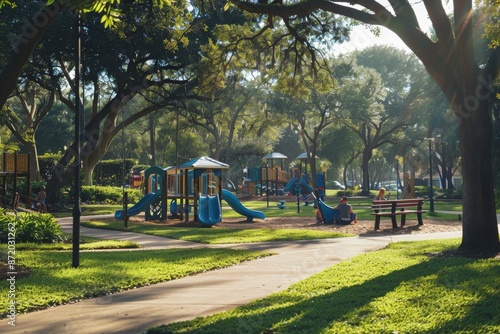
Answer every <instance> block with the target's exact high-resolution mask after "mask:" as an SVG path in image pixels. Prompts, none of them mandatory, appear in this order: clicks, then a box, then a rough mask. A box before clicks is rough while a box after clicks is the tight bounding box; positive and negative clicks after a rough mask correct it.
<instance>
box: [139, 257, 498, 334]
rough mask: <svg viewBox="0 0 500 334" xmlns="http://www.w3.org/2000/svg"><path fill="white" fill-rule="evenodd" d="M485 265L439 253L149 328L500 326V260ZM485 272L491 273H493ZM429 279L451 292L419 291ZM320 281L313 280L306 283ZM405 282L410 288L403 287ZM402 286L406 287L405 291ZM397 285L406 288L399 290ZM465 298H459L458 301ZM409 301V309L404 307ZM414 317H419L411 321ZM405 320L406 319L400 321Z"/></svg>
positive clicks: (429, 329) (441, 329)
mask: <svg viewBox="0 0 500 334" xmlns="http://www.w3.org/2000/svg"><path fill="white" fill-rule="evenodd" d="M417 252H418V251H417ZM420 254H422V253H420ZM443 268H444V269H443ZM481 268H483V267H477V268H476V267H475V261H474V260H472V259H467V258H453V259H450V258H448V259H443V258H439V257H431V258H430V259H429V260H428V261H424V262H421V263H419V264H417V265H413V266H409V267H407V268H404V269H401V270H396V271H392V272H390V273H388V274H387V275H382V276H378V277H374V278H372V279H369V280H367V281H365V282H363V283H361V284H358V285H352V286H349V287H344V288H340V289H338V290H336V287H335V281H334V280H331V281H330V283H329V284H330V285H331V286H325V285H322V286H321V287H319V286H318V289H317V290H315V291H311V290H310V288H309V289H308V290H307V289H306V290H307V291H301V288H300V286H296V285H295V286H292V287H291V288H289V289H288V290H287V291H284V292H280V293H277V294H273V295H271V296H270V297H268V298H265V299H261V300H258V301H255V302H252V303H250V304H248V305H245V306H243V307H240V308H238V309H236V311H229V312H225V313H221V314H218V315H214V316H212V317H207V318H199V319H195V320H194V321H193V322H185V323H184V322H183V323H175V324H170V325H164V326H160V327H157V328H154V329H150V330H149V331H148V333H149V334H153V333H177V332H182V333H320V332H321V333H324V332H331V333H339V332H342V333H350V332H351V333H354V332H355V333H359V332H363V330H365V331H366V330H370V331H371V332H373V333H391V332H393V333H394V332H398V333H405V332H418V333H456V332H469V333H473V332H474V333H479V332H483V333H486V332H488V333H491V332H500V325H499V324H500V306H498V305H499V303H498V300H499V297H500V293H499V291H500V289H499V288H500V282H499V280H500V278H499V277H500V265H499V264H498V263H497V264H495V265H493V266H490V267H489V269H488V270H487V271H484V270H483V269H481ZM331 269H332V268H331ZM332 270H334V269H332ZM328 271H330V269H328ZM484 275H487V279H485V276H484ZM479 278H481V279H479ZM426 280H431V281H432V283H433V285H436V286H438V287H439V289H440V288H443V289H444V290H445V293H444V295H442V296H440V295H436V296H434V295H433V297H431V298H429V297H428V296H427V297H425V298H421V297H419V294H425V293H426V292H425V291H420V290H419V289H425V286H422V287H418V285H419V284H421V282H422V281H423V282H425V281H426ZM317 281H318V280H317V279H316V280H310V282H308V280H306V281H303V282H301V284H305V285H308V284H313V282H317ZM475 282H481V284H482V285H481V286H477V284H476V283H475ZM484 282H488V284H484ZM405 283H406V284H408V286H405V287H403V288H401V286H402V284H405ZM309 286H310V285H309ZM401 289H403V290H404V289H406V290H404V291H405V292H401ZM439 289H437V291H440V290H439ZM395 290H398V292H397V293H395V292H394V291H395ZM413 290H415V291H416V292H415V291H413ZM406 291H408V294H406ZM427 293H429V292H427ZM430 293H432V292H430ZM308 294H309V295H312V296H309V295H308ZM388 294H394V296H393V298H402V299H405V298H408V299H407V300H406V301H404V302H402V303H397V304H394V305H387V309H385V308H384V306H385V305H382V306H381V305H377V306H374V304H373V303H374V302H375V303H376V301H377V299H378V298H381V297H385V296H386V295H388ZM453 294H457V295H465V297H463V298H464V299H467V300H466V301H465V305H463V304H462V305H458V306H457V305H455V304H454V302H453V298H452V299H451V300H450V299H449V298H450V296H453ZM391 297H392V295H391ZM429 302H431V303H441V304H443V305H440V306H441V308H440V311H441V312H444V313H443V314H442V315H434V314H428V313H429V310H432V309H433V308H429V307H428V306H429V305H428V304H427V305H426V303H429ZM463 302H464V300H461V299H459V300H457V303H463ZM448 303H449V305H448ZM420 304H422V305H420ZM404 305H409V306H410V305H411V306H412V307H414V306H415V305H417V306H418V308H417V310H418V312H415V311H414V310H415V309H414V308H412V310H407V309H405V308H404ZM401 306H403V308H399V307H401ZM391 307H392V308H391ZM384 312H385V314H384ZM409 312H412V313H413V314H409ZM407 317H410V318H413V319H412V320H408V319H406V318H407ZM391 318H392V319H391ZM398 319H400V320H401V321H399V322H398ZM403 319H404V320H403ZM417 326H418V327H417Z"/></svg>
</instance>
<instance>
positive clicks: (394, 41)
mask: <svg viewBox="0 0 500 334" xmlns="http://www.w3.org/2000/svg"><path fill="white" fill-rule="evenodd" d="M382 2H383V1H382ZM410 2H411V4H412V6H413V8H414V10H415V14H416V15H417V18H418V21H419V23H420V28H421V29H422V30H423V31H424V32H425V33H427V32H428V31H429V29H430V25H431V24H430V20H429V19H428V15H427V11H426V10H425V7H424V4H423V3H422V1H421V0H413V1H410ZM443 3H444V6H445V8H446V10H447V11H448V12H451V8H452V6H451V5H447V4H446V1H443ZM387 6H389V5H388V4H387ZM380 30H381V33H380V36H379V37H376V36H375V35H373V33H371V32H370V31H369V30H368V29H367V28H365V27H362V26H359V27H355V28H354V29H353V31H352V32H351V37H350V41H349V42H347V43H343V44H341V45H340V46H339V47H338V48H339V50H338V51H339V52H340V53H346V52H352V51H355V50H363V49H365V48H367V47H369V46H372V45H377V44H383V45H392V46H394V47H397V48H401V49H404V50H408V51H409V49H408V48H407V47H406V45H405V44H404V43H403V42H402V41H401V39H400V38H399V37H398V36H397V35H396V34H394V33H393V32H392V31H390V30H389V29H387V28H384V27H380Z"/></svg>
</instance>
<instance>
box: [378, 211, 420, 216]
mask: <svg viewBox="0 0 500 334" xmlns="http://www.w3.org/2000/svg"><path fill="white" fill-rule="evenodd" d="M426 212H427V211H425V210H423V211H418V210H411V211H396V212H394V213H392V212H373V213H371V215H373V216H381V217H390V216H397V215H406V214H409V213H426Z"/></svg>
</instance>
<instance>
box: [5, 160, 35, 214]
mask: <svg viewBox="0 0 500 334" xmlns="http://www.w3.org/2000/svg"><path fill="white" fill-rule="evenodd" d="M29 166H30V155H29V154H27V153H6V152H3V153H2V154H1V155H0V178H2V183H1V189H0V205H1V206H2V207H4V208H12V209H16V207H17V204H16V202H17V200H18V199H19V197H22V199H23V201H25V202H26V205H27V206H28V207H30V206H31V196H30V194H31V179H30V170H29ZM19 178H24V179H25V180H26V181H25V187H26V189H25V191H24V192H22V191H20V190H19V184H18V179H19ZM9 179H12V188H11V189H9V187H8V183H10V182H7V180H9Z"/></svg>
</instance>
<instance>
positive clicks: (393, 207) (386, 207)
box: [371, 198, 427, 230]
mask: <svg viewBox="0 0 500 334" xmlns="http://www.w3.org/2000/svg"><path fill="white" fill-rule="evenodd" d="M423 204H424V199H423V198H412V199H398V200H385V201H373V204H372V210H373V212H372V213H371V214H372V215H374V216H375V230H378V229H379V228H380V217H391V221H392V228H397V227H398V224H397V221H396V216H401V226H404V225H405V223H406V215H409V214H416V215H417V220H418V225H423V224H424V223H423V221H422V213H425V212H427V211H425V210H422V207H423Z"/></svg>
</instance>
